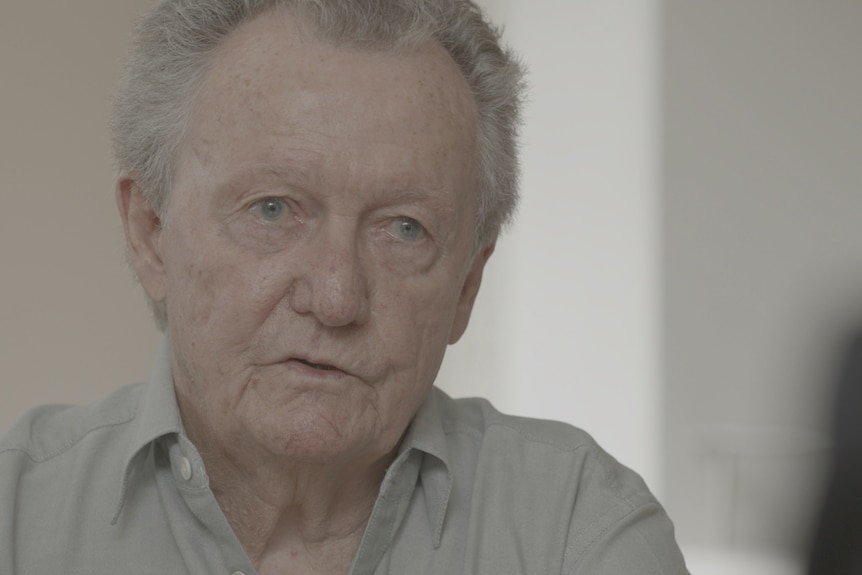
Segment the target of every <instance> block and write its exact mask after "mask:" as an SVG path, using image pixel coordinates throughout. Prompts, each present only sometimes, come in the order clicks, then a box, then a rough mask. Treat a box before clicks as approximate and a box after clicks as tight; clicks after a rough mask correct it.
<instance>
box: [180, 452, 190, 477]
mask: <svg viewBox="0 0 862 575" xmlns="http://www.w3.org/2000/svg"><path fill="white" fill-rule="evenodd" d="M180 477H182V478H183V481H188V480H189V479H191V478H192V462H191V461H189V458H188V457H183V459H182V461H180Z"/></svg>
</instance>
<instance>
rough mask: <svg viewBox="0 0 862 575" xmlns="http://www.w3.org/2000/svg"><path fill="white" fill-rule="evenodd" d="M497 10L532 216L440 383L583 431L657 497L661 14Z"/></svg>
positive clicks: (501, 261) (615, 7) (501, 255)
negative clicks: (511, 59) (518, 105)
mask: <svg viewBox="0 0 862 575" xmlns="http://www.w3.org/2000/svg"><path fill="white" fill-rule="evenodd" d="M489 8H490V9H491V13H492V14H495V15H497V18H496V19H497V20H498V21H501V22H503V23H504V24H505V35H504V37H505V38H506V39H507V41H508V42H509V43H510V44H511V45H513V46H514V47H515V48H516V49H517V50H518V51H519V52H520V53H521V54H522V56H523V60H524V62H525V63H526V65H527V67H528V69H529V71H530V72H529V77H528V80H529V84H530V92H529V103H528V106H527V109H526V118H525V120H526V124H525V127H524V132H523V133H524V146H523V170H524V177H523V185H522V194H523V203H522V206H521V210H520V213H519V216H518V219H517V221H516V224H515V227H514V228H513V230H512V231H511V233H509V234H508V235H507V236H505V237H504V239H503V240H502V241H501V242H500V245H499V249H498V250H497V253H496V254H495V255H494V256H493V258H492V260H491V264H490V270H489V273H488V276H487V277H486V280H485V282H484V285H483V288H482V293H481V295H480V298H479V299H480V301H479V304H478V308H477V311H476V316H475V317H474V321H473V324H472V325H471V328H470V329H469V330H468V333H467V337H466V338H465V341H462V342H461V343H459V344H458V345H457V346H455V347H454V348H453V349H452V350H451V351H450V356H449V357H448V358H447V362H448V363H447V364H446V366H445V368H444V371H443V374H442V376H441V377H442V379H443V381H444V384H443V385H444V387H445V388H446V389H448V390H451V391H452V392H453V393H455V394H458V395H464V394H477V395H484V396H488V397H491V398H492V399H493V401H494V402H495V403H496V404H497V405H498V407H500V408H501V409H504V410H506V411H509V412H514V413H520V414H525V415H532V416H537V417H546V418H552V419H559V420H563V421H568V422H571V423H574V424H575V425H578V426H581V427H584V428H585V429H587V430H588V431H589V432H591V433H592V434H593V435H594V436H595V437H596V438H597V439H598V440H599V442H600V443H601V444H602V445H604V446H605V447H606V448H607V449H608V450H609V451H610V452H611V453H613V454H614V455H615V456H616V457H617V458H618V459H620V460H621V461H622V462H624V463H625V464H627V465H629V466H631V467H633V468H635V469H637V470H638V471H639V472H641V473H642V474H643V475H644V476H645V478H646V479H647V481H648V483H649V484H650V485H651V486H652V487H653V488H654V489H655V490H660V489H661V483H662V479H661V445H660V434H661V428H660V426H661V416H660V414H661V389H660V387H659V385H660V376H659V364H658V357H659V330H660V328H659V325H658V321H659V311H658V302H659V297H660V296H659V285H658V281H659V271H658V266H659V252H658V250H659V221H658V212H659V207H658V193H659V192H658V162H659V149H658V146H659V134H658V129H659V125H658V110H659V94H658V80H659V76H658V65H659V62H658V50H659V46H660V38H659V24H660V21H659V18H660V14H659V10H658V3H657V2H655V1H652V0H638V1H631V2H592V1H582V0H545V1H542V2H530V3H527V2H518V1H510V2H497V3H489Z"/></svg>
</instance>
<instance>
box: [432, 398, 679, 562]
mask: <svg viewBox="0 0 862 575" xmlns="http://www.w3.org/2000/svg"><path fill="white" fill-rule="evenodd" d="M437 402H438V409H439V413H440V414H441V421H442V425H443V428H444V431H445V433H446V435H447V438H448V442H449V445H450V454H451V455H452V460H453V461H458V460H459V459H460V460H461V461H467V460H472V461H475V462H476V463H475V465H476V467H475V470H474V473H475V475H474V477H475V483H474V485H473V489H472V492H473V494H474V496H475V497H480V498H481V499H483V503H485V505H483V507H484V508H485V509H486V510H488V511H486V513H489V514H492V515H494V516H495V522H501V523H502V524H504V525H507V526H508V527H507V529H512V526H516V528H517V529H518V530H519V531H522V532H523V533H524V534H527V535H526V536H527V537H538V538H539V539H542V540H547V539H554V538H557V537H559V541H560V544H561V546H562V547H561V548H560V549H559V550H558V551H559V554H558V555H557V556H558V557H562V558H563V559H562V565H561V567H562V572H564V573H578V572H582V571H581V570H582V569H584V568H585V567H586V566H589V569H588V570H587V571H585V572H590V573H593V572H594V573H604V572H605V571H603V570H602V568H601V567H600V566H599V563H604V561H605V560H606V559H607V558H608V557H610V559H607V560H609V561H615V560H616V559H618V558H621V557H639V558H640V559H638V560H637V561H638V562H637V563H634V564H632V565H627V567H629V568H631V569H634V570H637V569H639V568H640V567H643V568H644V570H643V571H642V572H644V573H685V568H684V563H683V562H682V558H681V555H679V550H678V547H677V545H676V542H675V538H674V534H673V526H672V524H671V523H670V520H669V519H668V518H667V515H666V513H665V511H664V509H663V508H662V506H661V505H660V504H659V502H658V501H657V500H656V498H655V497H654V496H653V494H652V493H651V492H650V490H649V488H648V487H647V485H646V484H645V483H644V481H643V480H642V479H641V477H640V476H639V475H638V474H637V473H635V472H634V471H633V470H631V469H629V468H628V467H626V466H625V465H623V464H621V463H620V462H618V461H617V460H616V459H615V458H614V457H613V456H611V455H610V454H608V453H607V452H606V451H605V450H604V449H602V447H601V446H600V445H599V444H598V443H597V442H596V441H595V440H594V439H593V437H592V436H590V434H588V433H587V432H585V431H584V430H582V429H579V428H577V427H575V426H572V425H569V424H566V423H562V422H557V421H548V420H541V419H532V418H526V417H517V416H512V415H507V414H504V413H501V412H499V411H498V410H497V409H495V408H494V407H493V406H492V405H491V404H490V403H489V402H488V401H486V400H484V399H457V400H453V399H451V398H449V397H448V396H445V394H442V393H441V394H440V395H439V396H438V398H437ZM453 452H454V453H453ZM465 452H469V455H468V456H467V457H459V456H463V455H464V454H465ZM456 473H457V471H456ZM475 503H476V501H473V504H475ZM491 510H493V511H491ZM497 516H499V517H497ZM536 546H537V547H538V546H539V542H538V541H536ZM556 553H557V552H556V551H555V554H556ZM655 556H658V557H660V558H661V559H660V564H659V565H657V566H656V568H655V569H653V568H651V567H650V568H648V567H647V566H646V565H641V563H639V562H640V561H642V560H643V561H654V560H655V559H654V557H655ZM618 566H619V565H618ZM608 572H609V573H610V572H613V569H611V570H610V571H608ZM626 572H628V571H626Z"/></svg>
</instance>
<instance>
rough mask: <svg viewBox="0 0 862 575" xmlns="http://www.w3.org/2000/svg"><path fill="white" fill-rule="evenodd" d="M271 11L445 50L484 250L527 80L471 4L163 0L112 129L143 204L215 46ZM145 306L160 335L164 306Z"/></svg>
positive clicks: (157, 195) (348, 40)
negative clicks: (469, 129)
mask: <svg viewBox="0 0 862 575" xmlns="http://www.w3.org/2000/svg"><path fill="white" fill-rule="evenodd" d="M272 10H285V11H287V12H288V13H289V14H291V15H292V16H294V17H296V19H297V20H298V21H299V22H300V23H301V24H302V25H303V26H309V27H310V30H311V31H312V32H313V33H314V35H316V36H317V37H320V38H321V39H324V40H327V41H330V42H333V43H334V44H336V45H342V44H344V45H347V46H351V47H356V48H360V49H371V50H386V49H398V48H409V47H410V46H416V45H418V44H420V43H422V42H425V41H428V40H432V39H433V40H436V41H437V42H439V43H440V44H441V45H442V46H443V47H444V48H445V49H446V50H447V52H448V53H449V54H450V56H451V57H452V59H453V60H454V61H455V63H456V64H457V65H458V66H459V68H460V70H461V72H462V74H463V75H464V78H465V79H466V80H467V84H468V85H469V87H470V89H471V91H472V95H473V97H474V100H475V102H476V109H477V119H478V125H479V134H478V141H479V150H478V154H479V157H478V163H479V181H478V198H479V199H478V213H477V222H476V236H475V237H476V243H475V245H476V248H477V249H479V248H481V247H483V246H486V245H488V244H490V242H492V241H493V240H494V239H495V238H496V237H497V236H498V235H499V233H500V231H501V230H502V229H503V227H504V226H506V225H507V224H508V223H509V221H510V220H511V218H512V215H513V214H514V211H515V207H516V204H517V200H518V158H517V151H518V145H517V133H518V128H519V125H520V109H521V104H522V92H523V87H524V82H523V75H524V74H523V70H522V67H521V65H520V63H519V62H518V60H517V58H516V57H515V56H514V54H513V53H512V52H511V51H509V50H508V49H506V48H504V47H502V46H501V44H500V31H499V30H498V29H496V28H494V27H493V26H492V25H491V24H490V23H489V22H488V21H487V20H486V19H485V17H484V15H483V14H482V11H481V9H480V8H479V7H478V6H476V4H474V2H473V1H472V0H164V1H163V2H161V3H160V4H159V5H158V6H156V8H155V9H154V10H153V11H152V12H150V13H149V14H148V15H147V16H145V17H144V19H143V20H141V22H140V24H139V25H138V28H137V33H136V40H135V43H134V45H133V49H132V52H131V54H130V57H129V59H128V61H127V64H126V67H125V71H124V75H123V78H122V80H121V83H120V86H119V89H118V90H117V93H116V96H115V101H114V111H113V121H112V126H111V128H112V134H113V145H114V156H115V160H116V163H117V168H118V170H119V171H120V172H121V173H125V174H133V175H134V177H135V179H136V181H137V182H138V184H139V185H140V187H141V191H142V193H143V194H144V197H145V198H146V199H147V201H148V202H149V203H150V206H151V207H152V208H153V209H154V210H155V211H156V212H157V213H159V214H160V215H161V216H162V218H164V217H165V216H166V214H167V205H168V202H169V200H170V189H171V185H172V184H171V179H172V175H173V170H174V168H175V166H174V161H175V159H176V158H177V155H178V154H177V151H178V149H179V148H180V146H181V145H182V142H183V140H184V137H185V135H186V133H187V130H188V128H189V124H190V123H191V116H192V111H193V107H194V104H195V101H196V97H197V94H198V91H199V88H200V86H201V84H202V83H203V80H204V78H205V76H206V72H207V71H208V69H209V66H210V63H211V62H212V60H213V59H214V57H215V52H216V49H217V48H218V47H219V46H220V45H221V43H222V42H223V41H224V40H225V38H226V37H227V36H228V35H229V34H230V33H231V32H232V31H234V30H235V29H237V28H238V27H239V26H241V25H242V24H243V23H245V22H248V21H250V20H253V19H254V18H256V17H258V16H260V15H262V14H264V13H266V12H269V11H272ZM151 304H152V307H153V312H154V316H155V319H156V323H157V325H158V326H159V328H160V329H163V330H164V329H165V327H166V326H167V313H166V309H165V306H164V303H163V302H151Z"/></svg>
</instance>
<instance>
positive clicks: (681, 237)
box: [663, 0, 862, 562]
mask: <svg viewBox="0 0 862 575" xmlns="http://www.w3.org/2000/svg"><path fill="white" fill-rule="evenodd" d="M665 30H666V32H665V36H666V39H667V44H666V49H665V51H664V55H663V59H664V62H665V83H664V92H665V107H664V116H665V118H664V125H665V135H666V140H665V146H664V154H665V158H666V161H665V164H664V181H665V186H664V190H665V194H664V198H663V210H664V225H663V228H664V231H665V239H664V245H663V252H664V255H665V266H664V298H665V299H664V301H665V304H664V311H665V315H664V317H663V319H664V321H663V328H664V332H663V341H664V344H665V349H666V354H665V367H666V371H665V373H666V386H667V387H666V412H665V413H666V418H667V422H668V427H667V430H668V435H667V441H666V445H667V453H668V472H667V482H666V485H667V498H666V502H667V504H668V507H669V510H670V513H671V515H672V516H673V517H674V519H675V521H676V524H677V527H678V529H679V532H680V535H681V538H682V539H684V540H685V541H686V542H690V543H696V544H701V545H711V546H720V547H725V548H733V549H736V550H751V549H758V550H766V551H769V552H772V553H776V554H786V555H788V556H790V557H792V558H795V559H797V560H799V561H800V562H801V561H803V560H804V556H805V553H806V545H807V541H806V540H807V537H808V533H809V531H810V529H811V519H812V517H811V514H812V513H814V510H815V509H816V506H817V498H818V495H819V494H818V491H817V489H818V480H819V477H818V475H819V474H820V473H821V472H822V471H823V469H824V464H825V458H826V455H827V452H826V449H825V447H826V446H827V444H828V436H827V435H826V434H825V433H824V431H825V430H826V429H827V428H828V426H827V421H826V417H825V407H826V406H827V405H828V403H829V401H830V400H831V392H832V388H833V378H834V377H835V375H836V368H837V361H838V359H839V353H840V351H841V347H842V345H843V344H845V338H846V336H847V335H848V334H849V333H851V332H852V331H853V330H858V329H860V328H862V265H860V261H862V260H860V256H862V162H860V152H862V107H860V102H862V73H860V65H859V57H860V54H862V35H860V33H859V31H860V30H862V3H860V2H853V1H851V2H848V1H845V0H822V1H818V2H809V1H808V0H760V1H758V2H750V1H748V0H725V1H723V2H690V1H688V0H666V2H665Z"/></svg>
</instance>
